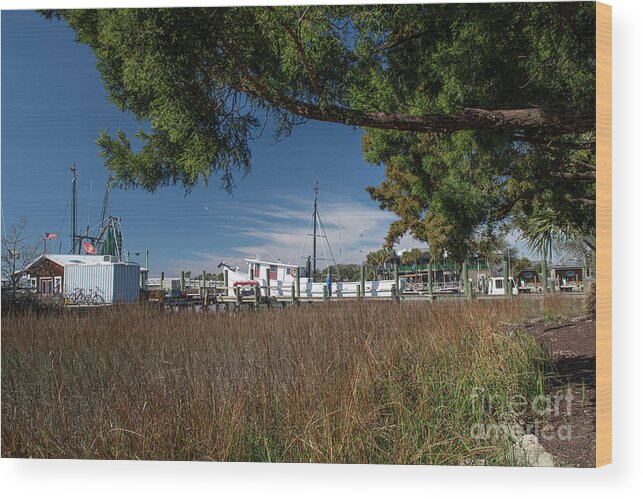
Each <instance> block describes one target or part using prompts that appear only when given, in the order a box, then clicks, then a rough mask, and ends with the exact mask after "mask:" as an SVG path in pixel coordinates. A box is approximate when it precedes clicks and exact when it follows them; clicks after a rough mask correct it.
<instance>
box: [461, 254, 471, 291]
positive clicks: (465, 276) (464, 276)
mask: <svg viewBox="0 0 643 499" xmlns="http://www.w3.org/2000/svg"><path fill="white" fill-rule="evenodd" d="M462 280H463V281H464V296H465V297H466V298H467V299H468V300H469V299H471V293H470V291H471V290H470V287H469V264H468V263H467V261H466V260H465V261H464V263H463V264H462Z"/></svg>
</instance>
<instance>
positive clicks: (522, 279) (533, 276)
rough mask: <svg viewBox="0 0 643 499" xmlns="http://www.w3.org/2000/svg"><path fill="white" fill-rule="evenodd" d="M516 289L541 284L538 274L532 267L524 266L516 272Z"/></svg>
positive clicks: (534, 286)
mask: <svg viewBox="0 0 643 499" xmlns="http://www.w3.org/2000/svg"><path fill="white" fill-rule="evenodd" d="M516 280H517V281H518V289H523V288H524V289H527V288H534V289H535V288H538V287H539V286H542V282H541V279H540V274H539V273H538V272H537V271H536V269H534V268H525V269H522V270H521V271H520V272H518V275H517V276H516Z"/></svg>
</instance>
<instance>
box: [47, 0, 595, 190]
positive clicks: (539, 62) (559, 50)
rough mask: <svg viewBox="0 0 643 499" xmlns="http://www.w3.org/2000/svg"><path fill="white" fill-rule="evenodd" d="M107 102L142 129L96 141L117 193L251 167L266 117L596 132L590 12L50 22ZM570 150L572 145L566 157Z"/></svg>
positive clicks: (265, 11)
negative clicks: (65, 26) (131, 136)
mask: <svg viewBox="0 0 643 499" xmlns="http://www.w3.org/2000/svg"><path fill="white" fill-rule="evenodd" d="M45 15H47V16H49V17H59V18H63V19H65V20H66V21H67V22H68V23H69V25H70V26H71V27H72V28H73V29H74V30H75V31H76V34H77V38H78V41H79V42H81V43H84V44H87V45H89V46H90V47H91V48H92V50H93V51H94V54H95V55H96V59H97V66H98V69H99V71H100V74H101V78H102V79H103V82H104V84H105V87H106V89H107V91H108V96H109V99H110V100H111V101H112V102H113V103H114V104H116V105H117V106H118V107H119V108H121V109H122V110H127V111H129V112H131V113H132V114H133V115H134V116H135V117H136V118H138V119H139V120H141V121H143V122H146V123H149V125H150V129H149V130H148V131H147V132H144V131H141V132H140V133H139V135H138V138H139V139H140V140H141V141H142V143H143V146H142V148H141V149H140V150H139V151H138V152H135V151H134V150H135V148H133V147H132V145H131V144H130V142H129V140H128V139H127V137H126V136H125V135H124V134H122V133H117V135H116V137H112V136H110V135H108V134H107V133H106V132H105V133H103V134H102V135H101V137H100V139H99V145H100V146H101V150H102V153H103V155H104V157H105V160H106V162H107V164H108V166H109V167H110V168H111V169H112V170H113V171H114V173H115V174H116V177H117V180H118V181H120V182H121V184H123V185H136V186H142V187H143V188H146V189H149V190H153V189H155V188H156V187H157V186H159V185H164V184H167V183H176V182H180V183H182V184H183V185H185V186H186V187H190V186H192V185H194V184H195V183H196V182H197V181H198V180H199V179H207V178H209V176H210V175H211V174H212V172H219V173H220V174H221V175H222V178H223V180H224V182H225V184H226V186H228V187H230V186H231V185H232V183H233V176H232V175H233V173H234V172H235V171H239V170H241V171H247V169H248V168H249V167H250V151H249V148H248V142H249V141H250V140H252V138H253V137H254V136H255V135H256V134H258V133H260V131H261V128H262V126H263V124H264V118H266V117H267V116H270V117H272V118H273V119H275V120H276V122H277V124H278V129H277V133H278V134H282V135H283V134H287V133H288V132H289V131H290V130H291V128H292V127H293V126H294V125H296V124H298V123H300V122H301V121H302V120H307V119H314V120H321V121H330V122H336V123H343V124H347V125H352V126H359V127H367V128H375V129H383V130H397V131H408V132H421V133H427V132H437V133H452V132H456V131H459V130H496V131H505V132H506V133H507V134H508V135H509V136H510V137H512V138H513V139H514V140H516V141H520V142H530V143H540V142H542V141H546V142H547V143H550V142H551V141H552V138H554V140H553V141H554V142H560V143H562V144H565V143H566V142H567V139H566V136H567V134H569V133H580V132H587V131H592V130H594V126H595V125H594V121H595V113H594V77H593V75H594V67H595V61H594V6H593V5H592V4H578V3H546V4H545V3H542V4H522V3H512V4H482V5H472V4H464V5H435V4H434V5H431V4H429V5H381V6H304V7H301V6H298V7H274V8H273V7H238V8H189V9H186V8H180V9H106V10H57V11H48V12H46V13H45ZM575 146H576V145H574V147H575Z"/></svg>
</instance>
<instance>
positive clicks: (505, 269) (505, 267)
mask: <svg viewBox="0 0 643 499" xmlns="http://www.w3.org/2000/svg"><path fill="white" fill-rule="evenodd" d="M502 286H503V288H504V291H505V296H509V297H510V298H511V289H509V264H508V262H507V260H503V261H502Z"/></svg>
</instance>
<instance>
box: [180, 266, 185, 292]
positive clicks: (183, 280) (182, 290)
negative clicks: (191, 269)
mask: <svg viewBox="0 0 643 499" xmlns="http://www.w3.org/2000/svg"><path fill="white" fill-rule="evenodd" d="M184 291H185V270H182V271H181V293H183V292H184Z"/></svg>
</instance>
